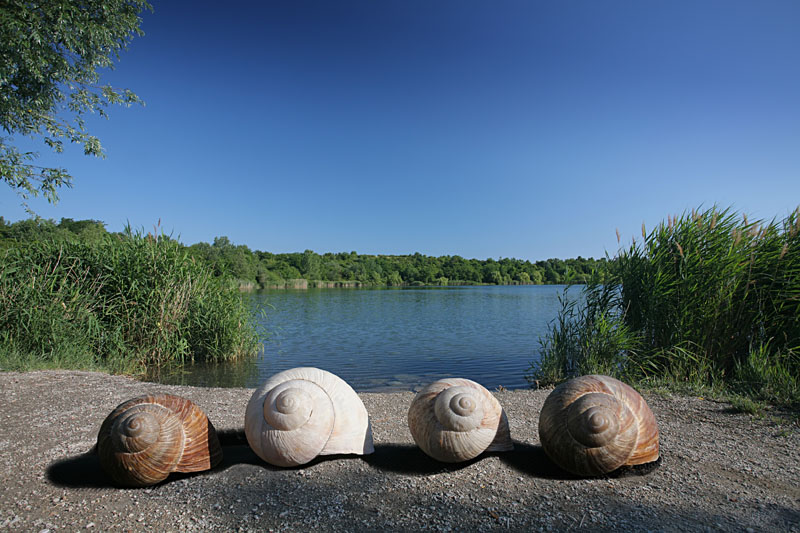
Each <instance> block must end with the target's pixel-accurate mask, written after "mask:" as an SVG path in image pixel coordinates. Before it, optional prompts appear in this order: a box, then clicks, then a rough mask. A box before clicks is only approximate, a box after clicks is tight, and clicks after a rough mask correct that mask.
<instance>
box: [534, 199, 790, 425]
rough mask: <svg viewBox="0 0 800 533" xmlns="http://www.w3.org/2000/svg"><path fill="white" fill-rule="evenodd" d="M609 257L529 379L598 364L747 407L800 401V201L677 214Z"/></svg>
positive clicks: (547, 380)
mask: <svg viewBox="0 0 800 533" xmlns="http://www.w3.org/2000/svg"><path fill="white" fill-rule="evenodd" d="M608 266H609V270H608V272H607V274H606V277H605V279H603V280H597V279H596V280H592V281H590V282H589V283H588V284H586V285H585V286H584V290H583V296H584V298H583V300H582V302H583V303H581V302H578V301H575V300H569V299H567V298H566V297H564V298H563V299H562V309H561V312H560V313H559V315H558V317H557V318H556V320H555V321H554V322H553V324H552V327H551V330H550V332H549V334H547V335H546V336H545V338H543V339H541V359H540V360H539V361H537V362H535V363H534V364H533V365H532V367H531V369H530V374H529V376H528V379H529V381H531V382H533V383H535V384H538V385H542V386H543V385H549V384H556V383H559V382H561V381H564V380H566V379H569V378H570V377H573V376H577V375H582V374H594V373H598V374H607V375H611V376H616V377H618V378H620V379H622V380H624V381H627V382H629V383H636V384H638V385H639V386H643V387H648V388H653V387H662V386H666V387H667V388H668V389H670V390H678V391H683V392H693V393H696V394H703V395H711V396H721V397H723V398H726V399H728V400H729V401H731V403H732V404H733V405H734V407H735V408H737V409H739V410H742V411H747V412H757V411H759V410H760V408H761V406H763V404H764V403H770V404H774V405H779V406H783V407H794V408H797V407H798V406H800V209H798V210H795V212H794V213H792V214H791V215H790V216H788V217H786V218H785V219H783V220H773V221H770V222H764V221H758V220H757V221H750V220H748V219H747V216H746V215H739V214H737V213H735V212H733V211H731V210H729V209H718V208H716V207H715V208H711V209H707V210H704V211H692V212H690V213H685V214H683V215H682V216H676V217H675V218H673V217H668V218H667V220H666V221H664V222H662V223H660V224H659V225H658V226H657V227H655V228H653V229H652V230H651V231H650V232H647V231H646V228H645V227H642V238H641V240H636V241H634V242H633V244H632V245H631V246H630V247H629V248H628V249H626V250H622V251H621V252H620V253H619V255H618V256H617V257H616V258H615V259H614V260H613V261H610V262H609V263H608Z"/></svg>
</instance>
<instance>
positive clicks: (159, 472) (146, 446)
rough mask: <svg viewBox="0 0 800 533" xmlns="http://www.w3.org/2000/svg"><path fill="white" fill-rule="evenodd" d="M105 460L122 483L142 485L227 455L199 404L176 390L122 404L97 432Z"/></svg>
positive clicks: (203, 466) (208, 464) (105, 465)
mask: <svg viewBox="0 0 800 533" xmlns="http://www.w3.org/2000/svg"><path fill="white" fill-rule="evenodd" d="M97 452H98V455H99V457H100V464H101V465H102V466H103V469H104V470H105V471H106V472H107V473H108V475H110V476H111V478H112V479H113V480H114V481H115V482H116V483H118V484H119V485H124V486H130V487H142V486H147V485H153V484H155V483H158V482H159V481H163V480H164V479H166V477H167V476H168V475H169V474H170V472H201V471H203V470H209V469H210V468H212V467H214V466H215V465H216V464H217V463H219V462H220V461H221V460H222V447H221V446H220V444H219V439H218V438H217V434H216V431H215V430H214V426H212V425H211V422H209V420H208V417H206V415H205V413H204V412H203V411H202V410H201V409H200V408H199V407H197V406H196V405H195V404H193V403H192V402H190V401H189V400H187V399H185V398H181V397H180V396H173V395H171V394H157V395H147V396H140V397H138V398H134V399H132V400H128V401H127V402H124V403H122V404H120V405H119V406H118V407H117V408H116V409H114V411H112V412H111V414H110V415H108V416H107V417H106V419H105V420H104V421H103V424H102V425H101V426H100V432H99V433H98V435H97Z"/></svg>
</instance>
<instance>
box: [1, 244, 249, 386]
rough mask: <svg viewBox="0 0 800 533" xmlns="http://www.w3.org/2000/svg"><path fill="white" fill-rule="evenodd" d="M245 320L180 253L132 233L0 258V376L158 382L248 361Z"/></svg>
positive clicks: (17, 249)
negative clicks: (131, 377) (80, 374)
mask: <svg viewBox="0 0 800 533" xmlns="http://www.w3.org/2000/svg"><path fill="white" fill-rule="evenodd" d="M251 317H252V314H251V312H250V310H249V309H248V307H247V305H246V303H245V302H244V301H243V300H242V298H241V296H240V295H239V294H238V292H237V291H236V290H235V289H231V288H230V286H229V285H227V284H226V282H225V280H224V279H222V278H215V277H214V276H213V275H212V274H211V272H210V271H209V270H208V269H207V267H205V266H204V265H201V264H199V263H196V262H195V261H193V260H192V259H191V258H190V257H189V256H188V255H187V253H186V252H185V251H184V250H183V249H182V247H181V246H180V244H179V243H177V242H176V241H173V240H171V239H168V238H163V237H162V238H158V237H153V236H152V235H147V236H145V235H142V234H141V233H134V232H132V231H131V230H130V229H128V230H127V231H126V232H125V234H123V235H122V236H119V235H115V236H107V237H105V238H104V239H102V240H100V241H98V242H93V243H86V242H78V241H69V240H68V241H61V242H57V241H32V242H28V243H22V244H19V245H17V246H14V247H12V248H10V249H8V250H7V251H5V252H4V253H3V255H2V257H0V366H2V368H5V369H16V368H20V369H23V368H25V369H27V368H47V367H57V368H86V369H106V370H109V371H113V372H128V373H136V374H146V375H155V374H159V373H161V372H165V371H169V370H172V369H175V368H176V367H178V366H179V365H181V364H184V363H190V362H194V361H198V362H199V361H209V362H221V361H230V360H237V359H241V358H244V357H247V356H250V355H252V354H254V353H255V352H256V350H257V346H258V337H257V334H256V333H255V330H254V326H253V324H252V318H251Z"/></svg>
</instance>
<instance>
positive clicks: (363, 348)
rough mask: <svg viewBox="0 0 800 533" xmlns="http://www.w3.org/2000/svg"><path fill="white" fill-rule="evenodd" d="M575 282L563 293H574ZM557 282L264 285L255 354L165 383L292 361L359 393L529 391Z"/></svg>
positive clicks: (227, 381) (226, 377)
mask: <svg viewBox="0 0 800 533" xmlns="http://www.w3.org/2000/svg"><path fill="white" fill-rule="evenodd" d="M579 290H580V289H579V288H572V289H570V291H571V293H572V294H578V293H579ZM563 291H564V286H560V285H521V286H479V287H413V288H412V287H403V288H374V289H309V290H284V289H280V290H265V291H258V292H255V293H252V294H249V295H247V296H246V297H248V298H251V299H252V304H253V306H254V308H255V307H259V306H261V307H263V306H266V308H265V313H264V314H263V315H257V316H258V321H259V323H260V325H261V326H262V327H263V328H264V330H265V331H266V332H267V333H268V334H269V338H268V339H267V340H266V341H265V343H264V349H263V352H262V353H260V354H259V356H258V358H256V359H254V360H252V361H247V362H244V363H241V364H235V365H231V364H226V365H195V366H194V367H192V368H190V369H189V370H188V371H186V372H185V373H183V374H180V375H175V376H170V377H168V378H166V379H165V380H164V381H166V382H169V383H173V384H185V385H199V386H220V387H255V386H257V385H258V384H259V383H261V382H262V381H264V380H266V379H267V378H268V377H269V376H271V375H273V374H275V373H277V372H280V371H282V370H286V369H289V368H294V367H297V366H316V367H319V368H322V369H325V370H328V371H330V372H333V373H334V374H336V375H338V376H339V377H341V378H342V379H344V380H345V381H347V382H348V383H349V384H350V385H351V386H352V387H353V388H354V389H355V390H357V391H362V392H366V391H390V390H417V389H419V388H421V387H422V386H424V385H426V384H428V383H430V382H432V381H435V380H437V379H440V378H443V377H448V376H450V377H463V378H468V379H471V380H474V381H477V382H478V383H480V384H482V385H483V386H485V387H487V388H488V389H490V390H493V389H496V388H498V387H500V386H502V387H505V388H507V389H518V388H526V387H528V382H527V381H526V380H525V373H526V372H527V370H528V368H529V367H530V364H531V361H533V360H534V359H536V358H538V351H539V337H540V336H542V335H544V334H545V333H546V332H547V330H548V325H549V323H550V322H551V321H552V320H553V319H554V318H555V317H556V315H557V314H558V310H559V309H560V304H559V301H558V296H559V295H560V294H562V292H563Z"/></svg>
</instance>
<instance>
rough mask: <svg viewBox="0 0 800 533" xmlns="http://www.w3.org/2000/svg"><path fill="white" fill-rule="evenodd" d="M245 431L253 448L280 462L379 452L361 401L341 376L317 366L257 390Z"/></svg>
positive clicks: (279, 377)
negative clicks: (373, 441) (375, 448)
mask: <svg viewBox="0 0 800 533" xmlns="http://www.w3.org/2000/svg"><path fill="white" fill-rule="evenodd" d="M245 435H246V436H247V442H248V443H249V444H250V447H251V448H252V449H253V451H254V452H255V453H256V454H257V455H258V456H259V457H261V458H262V459H263V460H264V461H266V462H268V463H270V464H273V465H276V466H298V465H302V464H305V463H308V462H309V461H311V460H312V459H314V458H315V457H317V456H318V455H329V454H349V453H352V454H366V453H372V452H373V451H374V447H373V444H372V429H371V426H370V424H369V416H368V414H367V410H366V408H365V407H364V404H363V403H362V402H361V399H360V398H359V397H358V395H357V394H356V393H355V391H353V389H352V388H351V387H350V386H349V385H348V384H347V383H345V382H344V381H343V380H342V379H341V378H339V377H337V376H335V375H334V374H331V373H330V372H326V371H324V370H320V369H318V368H294V369H291V370H286V371H284V372H280V373H278V374H276V375H274V376H272V377H271V378H270V379H268V380H267V381H266V382H265V383H264V384H262V385H261V386H260V387H259V388H258V389H256V391H255V392H254V393H253V396H252V397H251V398H250V401H249V402H248V404H247V411H246V413H245Z"/></svg>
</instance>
